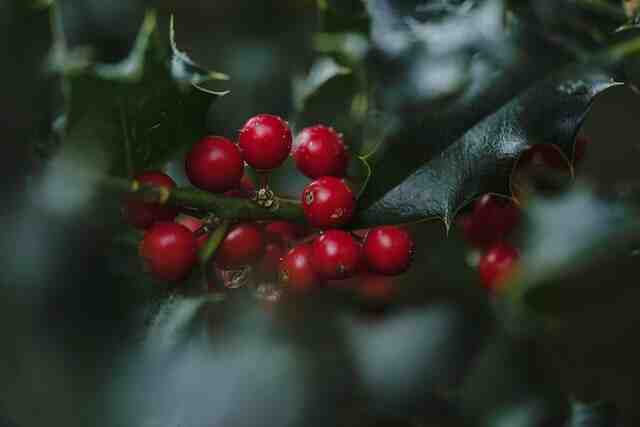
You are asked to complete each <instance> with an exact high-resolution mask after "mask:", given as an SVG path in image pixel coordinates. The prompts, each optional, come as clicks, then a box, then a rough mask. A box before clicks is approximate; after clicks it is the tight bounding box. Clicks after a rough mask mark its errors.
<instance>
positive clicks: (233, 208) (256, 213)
mask: <svg viewBox="0 0 640 427" xmlns="http://www.w3.org/2000/svg"><path fill="white" fill-rule="evenodd" d="M99 184H100V185H101V186H102V187H103V188H105V189H107V190H111V191H114V192H118V193H128V194H133V195H136V196H138V197H140V198H141V199H143V200H145V201H148V202H159V201H162V199H163V198H164V197H166V196H167V194H166V191H167V190H166V189H163V188H161V187H155V186H147V185H144V186H139V187H138V188H135V187H134V185H133V182H132V181H129V180H126V179H123V178H116V177H105V178H102V179H100V180H99ZM166 203H167V204H169V205H172V206H177V207H189V208H195V209H201V210H204V211H207V212H210V213H212V214H213V215H215V216H216V217H218V218H222V219H233V220H244V221H261V220H271V219H282V220H287V221H301V220H302V219H303V217H304V215H303V211H302V206H300V203H298V202H295V201H292V200H287V199H278V208H277V209H267V208H263V207H260V206H258V205H257V204H256V203H255V202H253V201H252V200H248V199H239V198H232V197H225V196H221V195H216V194H211V193H207V192H204V191H200V190H196V189H192V188H174V189H172V190H169V191H168V198H166Z"/></svg>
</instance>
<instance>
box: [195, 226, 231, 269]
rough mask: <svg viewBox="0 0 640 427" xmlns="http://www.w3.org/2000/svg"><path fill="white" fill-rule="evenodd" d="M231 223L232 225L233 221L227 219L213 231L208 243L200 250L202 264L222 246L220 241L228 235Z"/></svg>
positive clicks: (199, 255)
mask: <svg viewBox="0 0 640 427" xmlns="http://www.w3.org/2000/svg"><path fill="white" fill-rule="evenodd" d="M229 225H231V221H230V220H228V219H225V220H223V221H222V222H221V223H220V225H219V226H218V227H217V228H216V229H215V230H214V231H213V233H211V236H209V239H208V240H207V243H205V244H204V246H202V248H201V249H200V251H199V252H198V257H199V258H200V262H201V263H202V264H206V263H207V261H209V260H210V259H211V257H212V256H213V255H214V254H215V253H216V250H217V249H218V247H219V246H220V243H222V240H223V239H224V238H225V236H226V235H227V231H228V230H229Z"/></svg>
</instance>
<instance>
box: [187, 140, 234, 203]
mask: <svg viewBox="0 0 640 427" xmlns="http://www.w3.org/2000/svg"><path fill="white" fill-rule="evenodd" d="M185 171H186V173H187V177H188V178H189V181H190V182H191V183H192V184H193V185H195V186H196V187H198V188H201V189H202V190H206V191H210V192H212V193H224V192H225V191H229V190H231V189H234V188H236V187H238V186H239V185H240V181H241V179H242V176H243V173H244V161H243V160H242V155H241V154H240V150H239V149H238V147H237V146H236V145H235V144H234V143H232V142H231V141H229V140H228V139H226V138H223V137H221V136H207V137H205V138H203V139H201V140H200V141H198V142H197V143H196V144H195V145H194V146H193V147H191V150H190V151H189V154H187V158H186V160H185Z"/></svg>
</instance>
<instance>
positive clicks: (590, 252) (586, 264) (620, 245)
mask: <svg viewBox="0 0 640 427" xmlns="http://www.w3.org/2000/svg"><path fill="white" fill-rule="evenodd" d="M525 213H526V222H525V230H524V245H523V257H522V261H521V266H520V268H519V269H518V274H517V276H516V277H515V278H514V284H513V286H510V287H509V288H508V289H509V291H510V292H509V295H510V296H511V297H512V299H513V300H516V301H523V302H524V303H525V304H526V305H527V306H528V307H529V308H533V309H534V310H535V311H537V312H539V313H547V314H549V313H567V312H570V311H573V310H582V309H584V307H585V305H586V304H593V303H602V302H603V301H605V300H608V298H609V297H611V298H614V297H615V296H616V295H618V292H619V291H620V290H621V289H624V288H625V287H628V286H631V287H634V284H633V283H627V282H626V281H624V280H620V281H619V282H618V283H617V284H616V285H615V287H611V286H607V287H606V288H604V287H603V286H602V285H603V283H607V282H608V281H609V280H610V279H611V277H610V276H611V273H612V271H614V270H615V271H616V272H617V273H616V274H615V276H616V277H617V276H618V274H620V275H621V276H624V274H623V273H624V271H627V270H628V271H629V273H631V274H632V272H633V270H634V269H635V266H634V264H635V258H634V256H633V248H634V247H635V245H636V244H637V242H638V241H639V240H640V221H638V216H637V212H636V209H634V208H633V207H631V206H630V205H629V203H623V202H621V201H616V200H606V199H602V198H600V197H596V196H595V195H594V194H593V193H592V192H591V191H589V190H588V189H586V188H578V189H576V190H573V191H571V192H569V193H567V194H566V195H564V196H562V197H558V198H554V199H549V200H537V201H534V202H532V203H531V204H530V205H529V206H528V208H527V209H526V210H525ZM593 266H597V270H598V271H592V270H593ZM606 266H610V267H611V266H615V267H614V268H607V267H606ZM625 268H626V270H625ZM632 282H633V281H632Z"/></svg>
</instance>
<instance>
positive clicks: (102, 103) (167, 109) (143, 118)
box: [54, 12, 227, 175]
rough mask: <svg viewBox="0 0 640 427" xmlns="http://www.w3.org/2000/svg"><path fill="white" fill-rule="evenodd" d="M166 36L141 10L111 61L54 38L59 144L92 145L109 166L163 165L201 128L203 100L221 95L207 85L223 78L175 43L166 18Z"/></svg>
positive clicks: (119, 170)
mask: <svg viewBox="0 0 640 427" xmlns="http://www.w3.org/2000/svg"><path fill="white" fill-rule="evenodd" d="M59 37H63V36H62V35H61V32H59ZM170 38H171V40H170V41H171V43H170V46H169V44H168V43H163V42H162V40H161V38H160V34H159V32H158V29H157V23H156V15H155V13H153V12H149V13H148V14H147V16H146V17H145V19H144V22H143V24H142V27H141V29H140V32H139V34H138V38H137V39H136V41H135V44H134V46H133V48H132V50H131V53H130V54H129V56H128V57H127V58H125V59H123V60H122V61H121V62H119V63H116V64H103V63H98V62H95V61H94V60H92V58H91V52H90V51H89V52H87V51H80V50H74V51H68V49H67V48H66V47H65V42H64V40H63V39H59V40H58V41H57V44H58V51H57V52H56V54H57V56H56V61H55V63H54V67H55V69H56V70H57V71H59V72H60V73H61V74H62V77H63V83H64V91H65V98H66V114H65V132H64V133H65V135H64V140H65V143H67V144H76V145H78V146H82V145H86V144H91V145H93V146H95V147H98V148H99V149H100V150H101V154H102V156H104V157H106V159H107V163H108V164H109V170H110V171H111V172H112V173H114V174H116V175H126V174H128V175H131V174H132V173H134V172H135V171H138V170H143V169H152V168H161V167H163V166H164V165H165V164H166V163H167V162H168V161H169V160H170V159H173V158H176V157H177V156H179V155H180V154H183V153H184V151H185V150H186V148H187V147H189V146H191V145H192V144H193V142H194V141H197V139H198V138H200V137H201V136H202V135H203V134H205V133H206V113H207V111H208V109H209V106H210V104H211V102H212V101H213V100H214V99H215V97H217V96H222V95H224V94H225V92H222V91H216V90H212V89H208V88H207V87H208V86H209V85H211V84H212V83H215V82H216V81H218V80H225V79H226V78H227V77H226V76H224V75H223V74H219V73H214V72H209V71H206V70H204V69H203V68H201V67H199V66H198V65H196V64H195V63H193V61H191V60H190V59H189V57H188V56H187V55H186V54H185V53H184V52H181V51H179V50H178V49H177V46H176V44H175V40H174V28H173V20H172V22H171V29H170ZM169 48H170V49H169Z"/></svg>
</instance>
